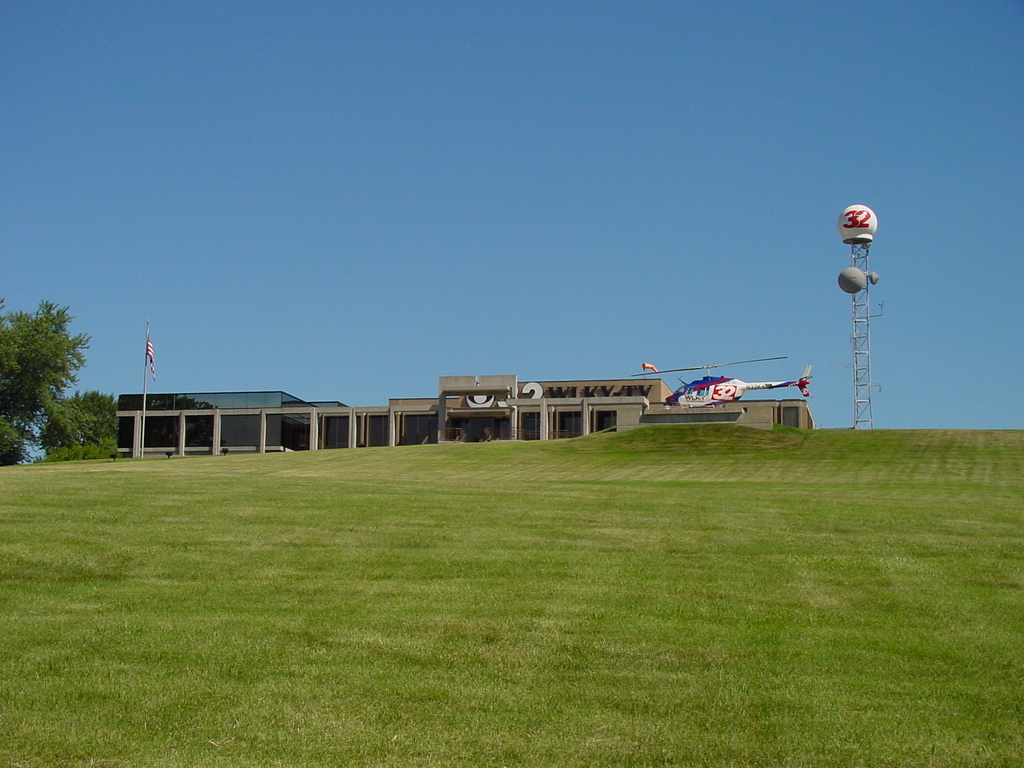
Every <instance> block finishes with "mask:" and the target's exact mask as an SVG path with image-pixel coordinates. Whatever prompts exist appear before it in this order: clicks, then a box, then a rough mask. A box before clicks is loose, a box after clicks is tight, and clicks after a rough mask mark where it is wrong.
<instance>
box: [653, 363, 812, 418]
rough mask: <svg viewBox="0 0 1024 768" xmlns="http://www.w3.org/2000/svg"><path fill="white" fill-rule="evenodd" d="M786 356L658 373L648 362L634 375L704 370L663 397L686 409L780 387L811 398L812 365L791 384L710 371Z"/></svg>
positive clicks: (734, 399)
mask: <svg viewBox="0 0 1024 768" xmlns="http://www.w3.org/2000/svg"><path fill="white" fill-rule="evenodd" d="M785 359H786V358H785V357H760V358H757V359H756V360H736V361H735V362H731V363H718V364H716V365H698V366H695V367H693V368H669V369H667V370H664V371H659V370H658V369H657V368H656V367H655V366H653V365H652V364H651V363H643V364H642V365H641V366H640V368H641V371H640V373H634V374H633V376H649V375H650V374H652V373H656V374H659V375H660V374H663V373H678V372H682V371H704V376H703V377H701V378H699V379H695V380H694V381H688V382H687V381H683V380H682V379H680V380H679V381H680V383H681V384H682V386H681V387H679V389H677V390H676V391H675V392H673V393H672V394H671V395H669V396H668V397H667V398H665V404H666V405H680V406H683V407H685V408H707V407H711V406H715V405H721V404H723V403H734V402H736V401H737V400H739V399H740V398H741V397H743V395H745V394H746V393H747V392H750V391H752V390H756V389H780V388H782V387H798V388H799V389H800V394H802V395H803V396H804V397H810V396H811V393H810V390H809V389H808V388H807V387H808V384H809V383H810V379H811V366H809V365H808V366H807V367H806V368H805V369H804V372H803V375H802V376H801V377H800V378H799V379H795V380H793V381H754V382H746V381H740V380H739V379H734V378H732V377H729V376H713V375H711V370H712V369H714V368H724V367H726V366H729V365H742V364H744V363H761V362H765V361H767V360H785Z"/></svg>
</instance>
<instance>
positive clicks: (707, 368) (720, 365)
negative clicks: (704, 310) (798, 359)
mask: <svg viewBox="0 0 1024 768" xmlns="http://www.w3.org/2000/svg"><path fill="white" fill-rule="evenodd" d="M786 357H787V356H786V355H783V356H782V357H759V358H757V359H755V360H736V361H734V362H731V363H717V364H716V365H695V366H693V367H691V368H665V369H663V370H660V371H658V373H679V372H681V371H710V370H711V369H712V368H724V367H725V366H727V365H742V364H743V363H763V362H766V361H768V360H785V359H786ZM648 373H649V372H645V373H634V374H633V375H634V376H644V375H647V374H648Z"/></svg>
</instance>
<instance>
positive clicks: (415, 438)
mask: <svg viewBox="0 0 1024 768" xmlns="http://www.w3.org/2000/svg"><path fill="white" fill-rule="evenodd" d="M436 442H437V414H436V413H410V414H406V416H405V418H404V420H403V428H402V445H423V444H424V443H436Z"/></svg>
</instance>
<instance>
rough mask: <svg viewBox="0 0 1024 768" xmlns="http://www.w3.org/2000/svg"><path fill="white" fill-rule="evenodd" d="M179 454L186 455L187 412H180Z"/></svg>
mask: <svg viewBox="0 0 1024 768" xmlns="http://www.w3.org/2000/svg"><path fill="white" fill-rule="evenodd" d="M178 455H179V456H184V455H185V414H184V413H179V414H178Z"/></svg>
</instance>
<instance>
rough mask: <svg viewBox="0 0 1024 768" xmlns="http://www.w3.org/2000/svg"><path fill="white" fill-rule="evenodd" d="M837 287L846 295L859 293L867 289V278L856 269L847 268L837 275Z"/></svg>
mask: <svg viewBox="0 0 1024 768" xmlns="http://www.w3.org/2000/svg"><path fill="white" fill-rule="evenodd" d="M839 287H840V288H842V289H843V290H844V291H846V292H847V293H860V292H861V291H863V290H864V289H865V288H867V287H868V276H867V275H865V274H864V273H863V272H862V271H861V270H859V269H857V268H856V267H847V268H846V269H844V270H843V271H842V272H840V273H839Z"/></svg>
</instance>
